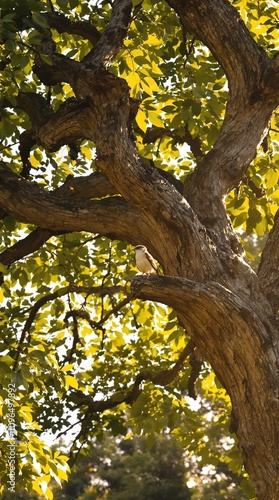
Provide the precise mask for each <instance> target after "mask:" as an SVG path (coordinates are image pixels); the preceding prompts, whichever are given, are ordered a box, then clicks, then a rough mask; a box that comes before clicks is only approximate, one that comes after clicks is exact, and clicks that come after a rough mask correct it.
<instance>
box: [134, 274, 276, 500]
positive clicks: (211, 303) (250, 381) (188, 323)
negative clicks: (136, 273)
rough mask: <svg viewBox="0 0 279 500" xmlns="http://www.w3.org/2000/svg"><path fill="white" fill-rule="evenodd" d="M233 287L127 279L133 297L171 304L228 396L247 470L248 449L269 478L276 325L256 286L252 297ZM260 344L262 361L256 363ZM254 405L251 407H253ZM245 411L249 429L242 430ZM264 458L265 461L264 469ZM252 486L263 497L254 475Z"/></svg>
mask: <svg viewBox="0 0 279 500" xmlns="http://www.w3.org/2000/svg"><path fill="white" fill-rule="evenodd" d="M234 288H235V286H234V284H233V282H232V283H229V280H227V283H226V288H225V287H223V286H222V285H220V284H219V283H214V282H207V283H206V282H204V283H194V282H191V281H189V280H185V279H183V278H174V277H172V278H171V277H167V276H165V277H162V276H157V277H150V278H148V279H146V278H143V277H137V278H135V279H134V280H133V283H132V292H134V294H135V295H136V296H137V297H138V298H142V299H147V300H157V301H159V302H163V303H164V304H168V305H170V306H172V307H174V308H175V309H176V311H177V312H178V314H179V318H180V320H181V322H182V324H183V325H184V327H185V329H186V330H187V332H188V333H189V334H190V335H191V337H192V339H193V341H194V343H195V345H196V346H197V347H198V348H199V349H200V351H201V353H202V355H203V356H204V358H205V359H207V360H208V361H209V362H210V363H211V365H212V367H213V369H214V371H215V373H216V374H217V376H218V378H219V380H220V381H221V383H222V384H223V385H224V387H225V388H226V390H227V392H228V394H229V395H230V397H231V400H232V404H233V409H234V416H235V421H237V422H238V426H237V427H236V429H235V431H236V433H237V436H238V438H239V442H240V443H241V446H242V455H243V458H244V464H245V467H246V469H247V471H248V473H250V474H251V475H252V476H253V477H254V478H255V481H256V483H257V475H256V474H255V471H254V470H253V469H251V467H253V465H252V462H251V461H250V454H251V453H253V458H256V459H257V464H258V465H259V464H263V463H264V464H265V465H264V466H263V470H262V471H261V473H262V474H264V476H263V477H266V475H267V476H268V477H269V478H270V481H272V478H274V477H279V465H278V462H277V463H276V461H274V460H272V459H271V457H272V456H276V455H277V454H278V440H279V425H278V414H279V396H278V380H277V372H276V370H274V367H273V362H274V360H275V359H276V355H277V353H278V349H279V337H278V325H277V324H276V323H275V322H274V317H273V313H272V310H271V308H270V305H269V303H268V302H267V301H263V300H262V297H261V299H260V291H258V292H257V293H256V292H255V291H254V297H253V298H251V297H250V296H249V295H247V297H246V298H244V297H243V294H240V293H238V292H237V293H234V292H232V291H231V290H234ZM257 294H258V299H257ZM263 318H264V321H263ZM263 350H264V356H265V362H263V363H262V362H261V361H260V360H261V358H262V356H263ZM255 360H257V363H256V364H255ZM268 360H269V361H268ZM269 367H270V368H269ZM259 387H261V393H260V394H259ZM271 393H272V395H271ZM255 406H256V407H257V412H255V411H254V412H253V409H254V408H255ZM267 407H269V408H270V414H269V420H268V421H267V420H266V419H265V413H266V408H267ZM251 414H253V429H254V432H253V433H252V434H251V433H249V431H248V429H249V427H250V425H251ZM267 425H268V430H267V427H266V426H267ZM266 432H268V435H269V437H270V441H269V446H268V447H267V446H266V442H265V440H258V435H262V436H263V435H266ZM248 434H249V438H248ZM266 464H269V466H268V469H269V470H268V471H267V466H266ZM259 467H260V468H261V466H260V465H259ZM260 476H261V474H260V475H259V476H258V477H260ZM257 487H258V489H259V491H260V492H261V494H262V498H265V497H264V491H265V487H266V486H265V485H263V484H262V483H261V480H260V479H259V480H258V483H257Z"/></svg>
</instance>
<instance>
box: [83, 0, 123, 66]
mask: <svg viewBox="0 0 279 500" xmlns="http://www.w3.org/2000/svg"><path fill="white" fill-rule="evenodd" d="M131 12H132V2H131V0H114V3H113V8H112V14H111V18H110V21H109V23H108V25H107V27H106V29H105V31H104V32H103V34H102V36H101V38H100V40H99V41H98V43H97V44H96V45H95V47H94V48H93V49H92V51H91V52H89V54H87V56H85V57H84V59H83V62H84V63H86V64H87V65H90V66H91V67H94V68H100V67H106V66H107V65H108V64H109V63H110V62H111V61H112V59H113V58H114V57H115V56H116V55H117V54H118V52H119V50H120V49H121V47H122V44H123V41H124V38H125V37H126V34H127V30H128V27H129V25H130V22H131Z"/></svg>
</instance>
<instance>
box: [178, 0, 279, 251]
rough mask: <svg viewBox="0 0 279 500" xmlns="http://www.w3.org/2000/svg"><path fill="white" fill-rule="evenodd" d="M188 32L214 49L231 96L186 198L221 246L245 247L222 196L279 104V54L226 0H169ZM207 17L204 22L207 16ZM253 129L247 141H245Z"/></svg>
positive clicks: (239, 174)
mask: <svg viewBox="0 0 279 500" xmlns="http://www.w3.org/2000/svg"><path fill="white" fill-rule="evenodd" d="M168 3H169V5H170V6H171V7H173V8H174V9H175V10H176V12H177V13H178V15H179V17H180V20H181V23H182V25H183V27H184V28H186V29H187V31H190V32H191V33H193V34H194V35H195V36H196V37H197V38H198V39H200V40H201V41H202V42H203V43H204V44H205V45H206V46H207V47H208V48H209V49H210V50H211V51H212V53H213V54H214V56H215V58H216V59H217V61H219V62H220V64H221V65H222V67H223V69H224V70H225V73H226V75H227V77H228V82H229V90H230V97H229V101H228V106H227V111H226V116H225V120H224V123H223V126H222V129H221V132H220V135H219V137H218V139H217V141H216V143H215V144H214V147H213V148H212V150H211V151H210V152H209V153H208V154H207V155H206V156H205V157H204V158H203V159H202V161H201V162H200V163H199V164H198V166H197V168H196V169H195V171H194V172H193V174H192V175H190V176H189V177H188V178H187V179H186V181H185V191H184V194H185V197H186V198H187V200H188V201H189V203H190V205H191V206H192V208H193V209H194V211H195V213H196V214H197V216H198V217H199V219H200V220H201V221H202V222H203V223H204V224H205V225H206V227H207V229H208V231H209V234H210V236H211V238H212V239H213V241H214V242H215V243H216V244H217V246H218V247H219V248H221V247H222V246H227V247H228V248H229V247H231V248H232V250H233V252H235V253H240V252H241V247H240V245H239V244H238V242H237V240H236V238H235V237H234V236H233V231H232V228H231V225H230V221H229V219H228V217H227V214H226V211H225V207H224V204H223V198H224V196H225V195H226V194H227V193H228V192H229V191H230V190H231V189H233V188H234V187H236V186H237V185H238V183H239V181H240V180H241V178H242V176H243V175H244V174H245V172H246V169H247V167H248V166H249V164H250V162H251V161H252V159H253V158H254V156H255V155H256V148H257V146H258V144H259V143H260V142H261V140H262V136H263V133H264V131H265V129H266V127H267V126H268V123H269V120H270V117H271V115H272V113H273V112H274V110H275V109H276V107H277V106H278V103H279V80H278V78H275V75H277V74H278V58H274V60H270V59H269V58H268V57H267V55H266V54H265V52H264V51H263V50H262V49H261V48H259V47H258V46H257V44H256V43H255V41H254V40H253V38H252V36H251V35H250V33H249V31H248V30H247V28H246V27H245V25H244V23H243V21H242V20H241V19H240V16H239V14H238V12H237V10H236V9H235V8H234V7H233V6H232V5H231V3H230V2H229V1H227V0H209V1H208V0H198V1H196V0H185V1H184V0H169V1H168ZM205 19H206V22H204V20H205ZM247 130H249V141H247Z"/></svg>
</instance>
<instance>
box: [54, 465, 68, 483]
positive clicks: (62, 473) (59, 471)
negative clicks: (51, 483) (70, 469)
mask: <svg viewBox="0 0 279 500" xmlns="http://www.w3.org/2000/svg"><path fill="white" fill-rule="evenodd" d="M57 474H58V477H59V479H63V480H64V481H68V479H69V478H68V474H66V472H65V471H64V470H63V469H59V468H58V469H57Z"/></svg>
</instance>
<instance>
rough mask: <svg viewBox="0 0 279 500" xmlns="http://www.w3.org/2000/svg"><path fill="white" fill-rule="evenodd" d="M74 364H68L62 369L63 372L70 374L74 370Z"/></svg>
mask: <svg viewBox="0 0 279 500" xmlns="http://www.w3.org/2000/svg"><path fill="white" fill-rule="evenodd" d="M73 366H74V364H73V363H68V364H67V365H64V366H63V368H61V371H62V372H68V371H69V370H71V369H72V368H73Z"/></svg>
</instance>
